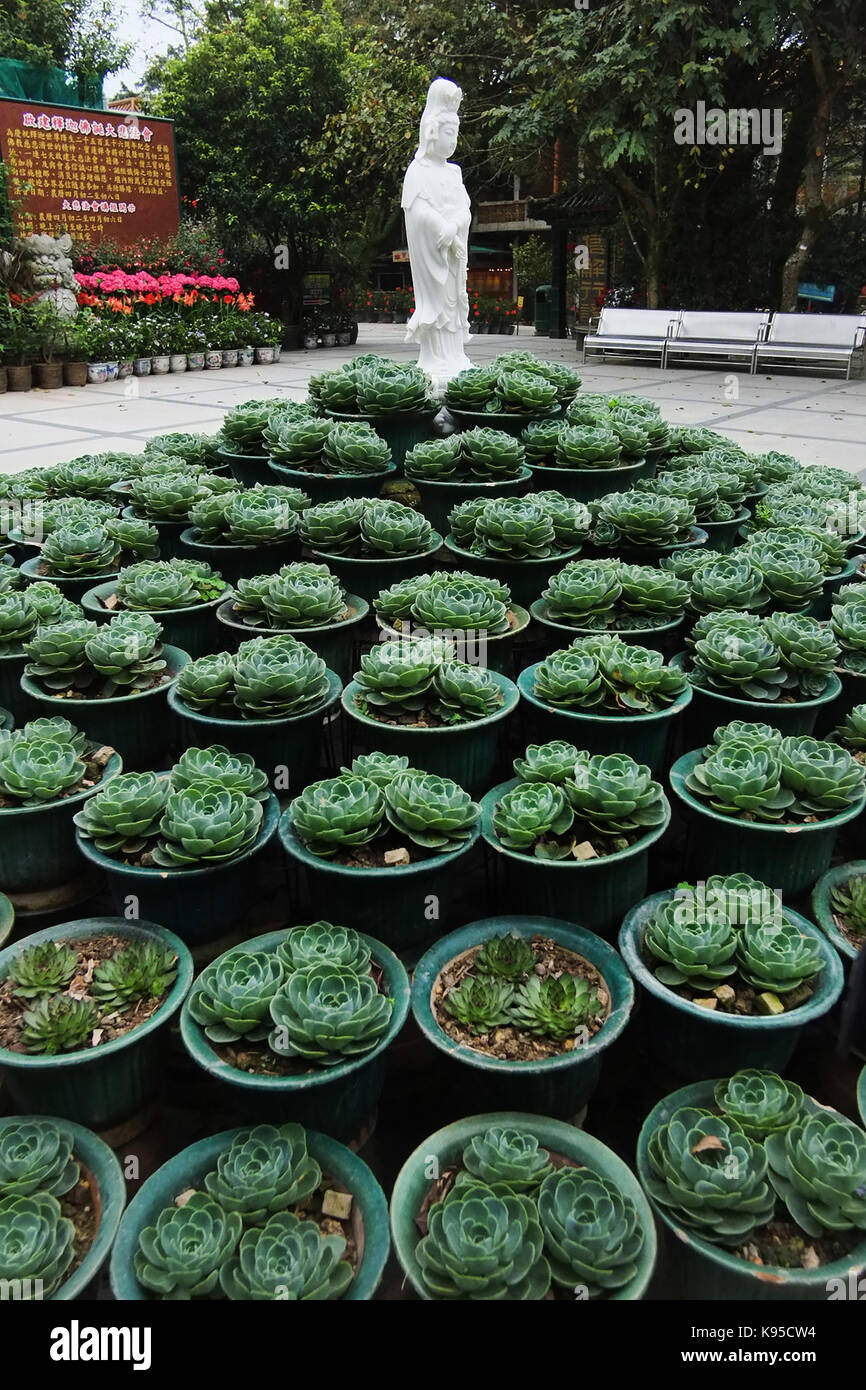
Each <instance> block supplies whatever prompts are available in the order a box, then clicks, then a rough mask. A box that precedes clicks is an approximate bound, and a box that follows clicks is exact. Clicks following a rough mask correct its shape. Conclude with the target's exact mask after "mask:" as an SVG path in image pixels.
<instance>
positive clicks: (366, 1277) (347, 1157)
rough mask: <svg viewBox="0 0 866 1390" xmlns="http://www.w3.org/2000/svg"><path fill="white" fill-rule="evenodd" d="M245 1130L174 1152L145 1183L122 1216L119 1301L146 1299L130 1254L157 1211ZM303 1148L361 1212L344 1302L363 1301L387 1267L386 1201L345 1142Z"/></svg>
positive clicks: (114, 1269)
mask: <svg viewBox="0 0 866 1390" xmlns="http://www.w3.org/2000/svg"><path fill="white" fill-rule="evenodd" d="M243 1133H245V1130H244V1128H240V1129H229V1130H224V1131H223V1132H222V1134H211V1135H209V1136H208V1138H207V1139H200V1140H199V1141H198V1143H197V1144H190V1146H189V1148H186V1149H182V1150H181V1152H180V1153H179V1154H175V1155H174V1157H173V1158H170V1159H169V1160H168V1162H167V1163H163V1165H162V1167H161V1168H157V1170H156V1172H155V1173H152V1174H151V1175H150V1177H149V1178H148V1179H147V1181H146V1182H144V1183H143V1184H142V1186H141V1188H140V1190H139V1191H138V1192H137V1193H136V1194H135V1196H134V1197H133V1199H132V1201H131V1202H130V1204H129V1206H128V1207H127V1209H126V1211H125V1212H124V1215H123V1220H122V1221H121V1223H120V1230H119V1231H118V1233H117V1239H116V1240H115V1242H114V1250H113V1252H112V1257H111V1291H112V1293H113V1294H114V1297H115V1298H116V1299H118V1300H119V1301H121V1302H128V1301H135V1302H150V1301H151V1298H150V1294H149V1293H148V1290H147V1289H145V1288H142V1286H141V1284H139V1282H138V1280H137V1279H136V1277H135V1270H134V1269H133V1263H132V1260H133V1256H134V1255H135V1252H136V1250H137V1249H138V1238H139V1236H140V1234H141V1232H142V1231H143V1230H144V1229H145V1227H146V1226H152V1225H153V1224H154V1222H155V1221H156V1219H157V1217H158V1216H159V1213H160V1212H161V1211H162V1209H163V1208H164V1207H166V1206H170V1205H171V1204H172V1203H173V1201H174V1199H175V1197H177V1196H178V1194H179V1193H181V1192H185V1191H187V1190H188V1189H189V1188H190V1187H196V1188H200V1187H201V1184H202V1182H203V1181H204V1178H205V1176H206V1175H207V1174H208V1173H209V1172H211V1171H212V1170H213V1168H214V1167H215V1165H216V1161H217V1159H218V1158H219V1156H220V1154H221V1153H222V1152H223V1151H224V1150H225V1149H227V1148H228V1146H229V1145H230V1144H231V1142H232V1140H233V1139H236V1138H237V1136H238V1135H239V1134H243ZM307 1152H308V1153H309V1155H310V1157H311V1158H314V1159H315V1160H316V1162H317V1163H318V1164H319V1166H320V1167H321V1169H322V1171H323V1172H324V1173H330V1174H331V1175H332V1176H333V1177H334V1178H336V1180H337V1181H338V1182H340V1183H342V1184H343V1186H344V1187H346V1188H348V1190H349V1191H350V1192H351V1193H352V1196H353V1197H354V1199H355V1201H354V1203H353V1206H356V1207H357V1209H358V1210H359V1211H360V1214H361V1221H362V1225H363V1233H364V1242H363V1250H364V1253H363V1255H362V1257H361V1263H360V1265H359V1266H358V1271H357V1273H356V1275H355V1278H354V1279H353V1280H352V1283H351V1284H350V1285H349V1288H348V1289H347V1290H346V1293H345V1294H344V1295H343V1302H356V1303H358V1302H365V1301H367V1300H369V1299H371V1298H372V1297H373V1294H374V1293H375V1292H376V1289H377V1288H378V1287H379V1281H380V1280H381V1278H382V1274H383V1272H384V1269H385V1264H386V1262H387V1260H388V1255H389V1252H390V1249H391V1242H390V1240H389V1238H388V1204H387V1202H386V1200H385V1194H384V1192H383V1191H382V1189H381V1187H380V1186H379V1184H378V1182H377V1181H376V1179H375V1178H374V1177H373V1174H372V1173H371V1171H370V1169H369V1168H368V1167H367V1165H366V1163H364V1161H363V1159H360V1158H358V1157H357V1155H356V1154H353V1153H352V1151H351V1149H347V1148H346V1147H345V1145H343V1144H338V1143H337V1142H336V1140H334V1139H329V1138H327V1137H326V1136H325V1135H324V1134H317V1133H315V1132H313V1131H312V1130H309V1131H308V1132H307Z"/></svg>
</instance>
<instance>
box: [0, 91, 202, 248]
mask: <svg viewBox="0 0 866 1390" xmlns="http://www.w3.org/2000/svg"><path fill="white" fill-rule="evenodd" d="M0 154H2V157H3V163H4V164H5V165H6V172H7V181H8V187H9V196H10V198H12V199H14V200H16V201H17V202H18V207H17V209H16V211H15V220H16V230H17V231H18V233H19V235H21V236H27V235H28V234H29V233H31V232H40V233H49V234H50V235H52V236H55V235H57V233H58V232H61V231H65V232H69V233H70V235H71V236H73V237H74V238H75V239H76V240H78V241H90V242H94V241H101V240H103V239H105V240H111V241H115V242H118V243H119V244H120V245H121V246H129V245H131V244H132V243H133V242H134V241H138V239H139V238H140V237H160V238H162V239H165V238H167V237H171V236H173V235H174V234H175V233H176V232H177V229H178V226H179V222H180V216H179V205H178V195H177V168H176V165H175V157H174V127H173V125H172V122H171V121H164V120H158V119H156V118H155V117H153V116H143V115H141V114H134V113H133V112H126V111H85V110H82V109H81V108H79V107H72V106H50V105H48V106H45V105H42V104H40V103H39V102H22V101H7V100H0Z"/></svg>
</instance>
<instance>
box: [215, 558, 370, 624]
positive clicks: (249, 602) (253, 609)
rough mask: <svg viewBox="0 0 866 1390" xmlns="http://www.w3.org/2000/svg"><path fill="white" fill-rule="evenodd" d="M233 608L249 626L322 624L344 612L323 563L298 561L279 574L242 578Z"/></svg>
mask: <svg viewBox="0 0 866 1390" xmlns="http://www.w3.org/2000/svg"><path fill="white" fill-rule="evenodd" d="M233 612H234V614H236V615H238V616H239V617H241V618H242V620H243V622H245V623H247V624H248V625H249V626H250V627H270V628H282V629H287V628H303V627H322V626H324V625H325V624H327V623H333V622H339V621H340V620H341V619H342V618H343V617H344V616H345V614H346V600H345V598H344V597H343V591H342V589H341V587H340V584H339V581H338V580H337V579H336V578H335V576H334V575H333V574H331V572H330V570H329V569H328V568H327V566H326V565H310V564H306V563H303V562H298V563H297V564H293V565H284V566H283V568H282V569H281V570H280V571H279V573H278V574H268V575H261V576H260V577H259V578H257V579H241V580H240V581H239V582H238V585H237V589H236V592H235V599H234V605H233Z"/></svg>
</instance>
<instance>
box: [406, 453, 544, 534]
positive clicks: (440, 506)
mask: <svg viewBox="0 0 866 1390" xmlns="http://www.w3.org/2000/svg"><path fill="white" fill-rule="evenodd" d="M409 482H410V483H411V484H412V486H413V487H414V488H417V490H418V492H419V493H420V495H421V511H422V512H423V513H424V515H425V516H426V518H427V520H428V521H429V522H430V523H431V525H432V526H433V527H435V529H436V530H437V531H441V532H443V533H444V532H445V531H446V530H447V529H448V515H449V513H450V511H451V509H452V507H456V506H457V505H458V504H459V503H460V502H469V501H472V500H474V499H475V498H476V497H483V498H484V500H485V502H487V501H491V500H492V499H493V498H494V497H525V496H526V494H527V492H528V491H529V489H530V487H531V486H532V473H531V471H530V469H529V468H528V467H526V466H524V467H523V468H521V470H520V472H519V473H518V475H517V477H516V478H497V479H496V481H495V482H485V481H484V480H483V479H482V478H467V479H466V480H465V481H464V482H459V481H457V480H455V479H454V478H443V479H442V480H441V481H440V480H439V479H438V478H412V477H410V478H409Z"/></svg>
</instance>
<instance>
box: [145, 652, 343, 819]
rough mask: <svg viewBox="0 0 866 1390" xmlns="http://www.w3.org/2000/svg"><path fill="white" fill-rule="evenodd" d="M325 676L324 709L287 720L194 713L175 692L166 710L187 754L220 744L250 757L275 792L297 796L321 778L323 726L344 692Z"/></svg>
mask: <svg viewBox="0 0 866 1390" xmlns="http://www.w3.org/2000/svg"><path fill="white" fill-rule="evenodd" d="M326 674H327V677H328V694H327V696H326V697H325V699H324V700H323V701H322V703H321V704H320V705H317V706H316V708H315V709H314V710H308V711H307V712H306V713H304V714H294V715H289V716H288V717H287V718H285V719H226V718H224V717H222V716H220V715H215V714H209V713H208V712H207V711H206V710H195V709H190V707H189V705H187V704H185V703H184V701H183V700H182V699H181V697H180V695H179V694H178V692H177V690H175V689H172V690H170V691H169V696H168V704H169V709H171V711H172V712H173V714H174V715H175V716H176V718H177V723H178V731H179V735H180V741H181V744H182V746H183V747H184V748H208V747H210V745H211V744H213V743H220V744H222V745H223V747H224V748H228V750H229V752H231V753H248V754H249V755H250V757H251V758H252V759H253V762H254V763H256V765H257V766H258V767H260V768H261V769H262V771H263V772H266V773H267V774H268V777H269V778H270V782H271V789H272V790H275V791H278V792H280V794H281V795H282V796H286V795H287V794H291V795H292V796H294V795H296V794H297V793H298V792H300V791H303V789H304V787H305V786H306V785H307V783H308V782H311V781H313V780H314V779H315V777H316V775H317V774H318V771H319V765H320V762H321V757H322V742H323V739H324V732H325V721H326V719H327V718H328V716H329V714H330V712H331V711H332V710H333V709H334V706H335V705H336V704H337V701H338V700H339V698H340V691H341V690H342V688H343V686H342V682H341V681H340V678H339V676H337V675H336V674H335V672H334V671H327V672H326Z"/></svg>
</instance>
